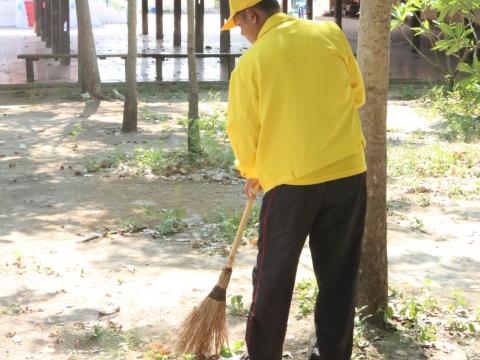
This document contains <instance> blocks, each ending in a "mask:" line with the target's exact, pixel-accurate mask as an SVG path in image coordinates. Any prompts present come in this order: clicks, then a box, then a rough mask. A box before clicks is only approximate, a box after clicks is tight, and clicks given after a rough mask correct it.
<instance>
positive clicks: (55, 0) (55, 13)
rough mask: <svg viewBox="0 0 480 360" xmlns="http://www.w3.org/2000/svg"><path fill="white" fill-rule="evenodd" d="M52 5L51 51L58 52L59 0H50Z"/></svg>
mask: <svg viewBox="0 0 480 360" xmlns="http://www.w3.org/2000/svg"><path fill="white" fill-rule="evenodd" d="M50 1H51V6H52V53H54V54H58V53H59V47H60V0H50Z"/></svg>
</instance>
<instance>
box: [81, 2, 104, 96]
mask: <svg viewBox="0 0 480 360" xmlns="http://www.w3.org/2000/svg"><path fill="white" fill-rule="evenodd" d="M75 5H76V7H77V23H78V81H79V82H80V86H81V88H82V92H87V91H88V92H89V93H90V94H91V95H92V96H95V97H99V96H101V95H102V89H101V86H100V73H99V72H98V63H97V51H96V50H95V40H94V39H93V32H92V21H91V18H90V8H89V7H88V0H76V1H75Z"/></svg>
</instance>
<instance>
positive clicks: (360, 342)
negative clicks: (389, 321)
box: [353, 306, 371, 348]
mask: <svg viewBox="0 0 480 360" xmlns="http://www.w3.org/2000/svg"><path fill="white" fill-rule="evenodd" d="M366 308H367V306H364V307H362V308H360V309H358V308H355V320H354V328H353V345H354V346H356V347H359V348H362V347H365V346H366V345H368V341H367V340H365V333H366V321H367V320H368V319H369V318H370V317H371V315H366V316H364V315H362V313H363V311H364V310H365V309H366Z"/></svg>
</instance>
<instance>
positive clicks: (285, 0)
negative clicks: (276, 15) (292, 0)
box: [282, 0, 288, 14]
mask: <svg viewBox="0 0 480 360" xmlns="http://www.w3.org/2000/svg"><path fill="white" fill-rule="evenodd" d="M282 11H283V12H284V13H285V14H288V0H283V1H282Z"/></svg>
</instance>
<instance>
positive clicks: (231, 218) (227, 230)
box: [205, 204, 260, 244]
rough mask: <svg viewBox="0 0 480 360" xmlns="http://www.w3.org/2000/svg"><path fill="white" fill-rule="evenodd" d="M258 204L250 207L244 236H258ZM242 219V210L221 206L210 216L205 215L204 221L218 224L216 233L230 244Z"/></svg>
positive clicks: (250, 237) (251, 237) (249, 237)
mask: <svg viewBox="0 0 480 360" xmlns="http://www.w3.org/2000/svg"><path fill="white" fill-rule="evenodd" d="M259 216H260V206H258V204H255V205H254V206H253V207H252V210H251V213H250V217H249V219H248V222H247V226H246V228H245V232H244V237H245V238H248V239H253V238H257V237H258V226H259V223H258V222H259ZM241 219H242V212H240V211H238V210H234V211H228V210H226V209H223V208H218V209H216V210H215V211H214V213H213V216H212V218H210V216H208V215H207V218H206V219H205V221H207V222H213V223H216V224H217V225H218V235H219V236H220V238H221V239H222V240H223V241H225V242H226V243H228V244H231V243H232V242H233V240H234V239H235V235H236V233H237V230H238V226H239V225H240V220H241Z"/></svg>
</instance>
